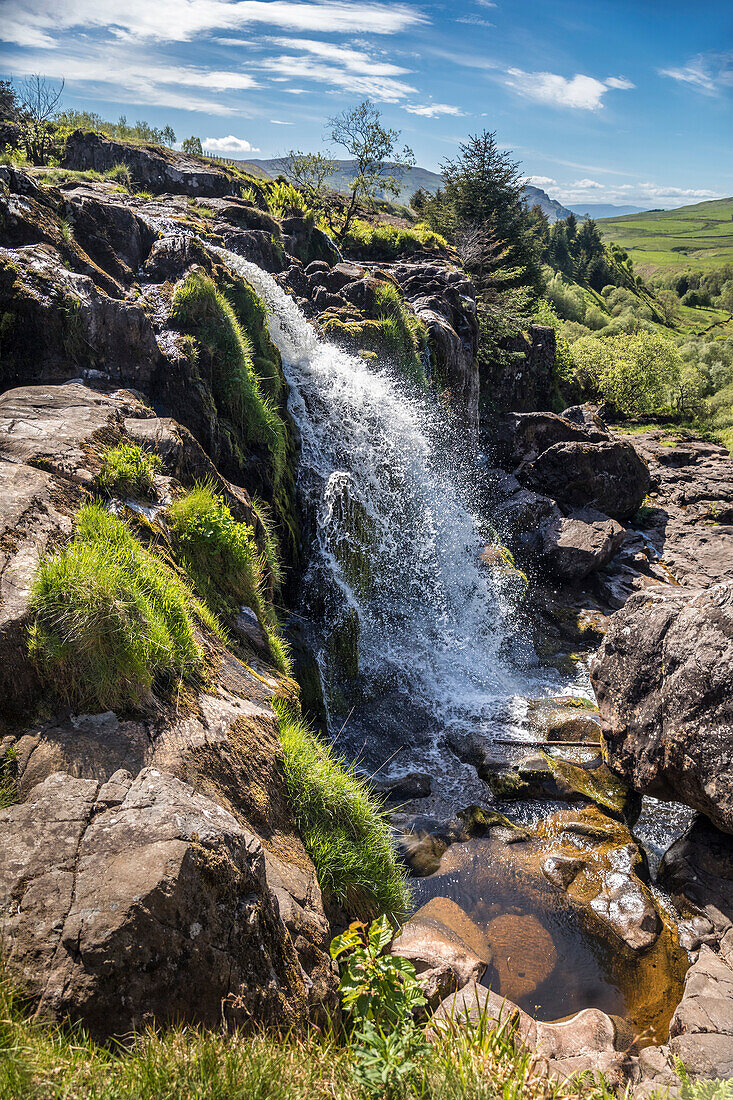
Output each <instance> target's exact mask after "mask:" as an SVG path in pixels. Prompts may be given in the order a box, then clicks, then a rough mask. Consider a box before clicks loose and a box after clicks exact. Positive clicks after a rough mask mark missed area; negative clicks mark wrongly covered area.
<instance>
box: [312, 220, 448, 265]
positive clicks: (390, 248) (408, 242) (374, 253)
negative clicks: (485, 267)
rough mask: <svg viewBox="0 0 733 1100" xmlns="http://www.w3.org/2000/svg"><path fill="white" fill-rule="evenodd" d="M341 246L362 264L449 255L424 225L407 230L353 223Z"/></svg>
mask: <svg viewBox="0 0 733 1100" xmlns="http://www.w3.org/2000/svg"><path fill="white" fill-rule="evenodd" d="M327 231H328V230H327ZM341 246H342V248H343V249H344V251H345V252H352V253H354V255H355V256H357V257H358V258H359V259H362V260H393V259H396V258H397V257H401V256H412V255H414V253H416V252H425V251H430V252H440V253H442V254H445V253H447V252H448V243H447V241H446V239H445V237H441V236H440V234H439V233H434V232H433V230H432V229H430V227H429V226H427V225H425V224H424V223H418V224H417V225H415V226H412V227H410V228H409V229H404V228H402V227H401V226H397V225H389V224H387V223H385V222H380V223H379V224H378V225H372V224H370V223H369V222H365V221H361V220H360V219H359V218H356V219H355V220H354V221H353V222H352V223H351V226H350V228H349V231H348V233H347V234H346V236H345V237H344V238H343V240H342V241H341Z"/></svg>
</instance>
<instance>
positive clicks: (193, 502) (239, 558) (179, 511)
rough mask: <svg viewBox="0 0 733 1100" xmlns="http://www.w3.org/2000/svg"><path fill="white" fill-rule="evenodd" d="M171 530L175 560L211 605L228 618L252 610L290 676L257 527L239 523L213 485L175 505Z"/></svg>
mask: <svg viewBox="0 0 733 1100" xmlns="http://www.w3.org/2000/svg"><path fill="white" fill-rule="evenodd" d="M168 526H169V529H170V534H171V541H172V545H173V549H174V553H175V555H176V558H177V560H178V561H179V563H180V565H181V566H182V568H183V569H184V570H185V571H186V573H187V574H188V575H189V576H190V578H191V580H192V581H193V584H194V587H195V588H196V591H197V592H198V593H199V594H200V595H201V596H202V598H203V599H204V600H205V601H206V603H207V605H208V606H209V607H212V608H213V609H214V610H215V611H216V612H217V613H219V614H221V615H222V616H225V617H236V615H237V613H238V611H239V608H240V607H241V606H243V605H246V606H247V607H251V608H252V610H253V611H254V613H255V614H256V616H257V618H258V620H259V622H260V625H261V626H262V629H263V630H264V632H265V634H266V635H267V640H268V644H269V648H270V654H271V657H272V659H273V661H274V663H275V665H276V667H277V668H279V669H280V670H281V671H282V672H289V671H290V667H291V665H290V658H289V655H288V651H287V646H286V643H285V641H284V639H283V638H282V636H281V635H280V632H279V627H278V622H277V618H276V616H275V612H274V610H273V607H272V604H271V603H270V601H269V600H268V598H267V595H266V591H265V583H264V568H265V565H266V555H265V554H261V553H260V551H259V550H258V548H257V544H256V542H255V535H254V531H253V530H252V528H251V527H249V526H248V525H247V524H246V523H238V522H237V521H236V520H235V519H234V517H233V516H232V513H231V511H230V509H229V507H228V505H227V504H225V502H224V500H223V499H222V497H221V496H220V495H219V494H218V493H217V492H216V491H215V489H214V487H213V486H212V485H210V484H208V483H204V484H199V485H196V486H195V487H194V488H193V489H189V490H188V491H187V492H185V493H183V494H182V496H180V497H178V499H177V500H175V501H174V502H173V504H172V505H171V508H170V511H169V513H168ZM271 537H272V536H271ZM271 553H274V547H271Z"/></svg>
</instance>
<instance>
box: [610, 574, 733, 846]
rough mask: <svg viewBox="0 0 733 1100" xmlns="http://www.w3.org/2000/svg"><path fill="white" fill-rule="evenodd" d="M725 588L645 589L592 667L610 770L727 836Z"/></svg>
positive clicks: (730, 604)
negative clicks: (699, 815) (698, 816)
mask: <svg viewBox="0 0 733 1100" xmlns="http://www.w3.org/2000/svg"><path fill="white" fill-rule="evenodd" d="M731 669H733V585H732V584H730V583H724V584H719V585H715V586H713V587H712V588H708V589H702V590H694V589H693V590H691V589H689V588H682V587H676V586H671V585H667V586H658V587H654V588H649V589H647V590H646V591H645V592H641V593H638V594H636V595H634V596H632V597H631V599H629V601H628V602H627V604H626V606H625V607H624V608H623V609H622V610H621V611H619V612H618V613H617V614H616V615H615V616H614V617H613V619H612V620H611V624H610V627H609V630H608V632H607V634H606V637H605V640H604V643H603V645H602V646H601V648H600V649H599V651H598V653H597V655H596V657H595V659H594V660H593V663H592V665H591V680H592V683H593V687H594V689H595V692H596V696H597V698H598V704H599V707H600V714H601V725H602V729H603V734H604V737H605V740H606V745H607V755H608V762H609V765H610V766H611V767H612V768H613V769H614V770H615V771H616V772H617V773H619V774H620V775H621V776H623V778H624V779H625V780H626V781H627V782H629V783H630V784H632V785H633V786H634V787H635V788H636V789H637V790H639V791H641V792H643V793H645V794H652V795H655V796H656V797H658V798H663V799H671V800H674V801H677V802H684V803H685V804H687V805H688V806H692V807H693V808H695V809H697V810H700V811H702V812H703V813H704V814H706V815H707V816H708V817H709V818H710V819H711V821H713V822H714V823H715V824H716V825H717V826H718V827H719V828H720V829H723V830H724V831H727V832H733V694H732V693H731Z"/></svg>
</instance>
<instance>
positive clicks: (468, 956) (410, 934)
mask: <svg viewBox="0 0 733 1100" xmlns="http://www.w3.org/2000/svg"><path fill="white" fill-rule="evenodd" d="M390 950H391V952H392V954H393V955H400V956H401V957H402V958H405V959H409V960H410V961H411V962H412V963H413V964H414V966H415V970H416V973H417V975H418V978H419V980H420V984H421V985H422V987H423V991H424V993H425V996H426V998H427V1000H428V1004H429V1006H430V1007H431V1008H437V1006H438V1004H439V1003H440V1002H441V1001H442V1000H444V999H445V997H447V996H448V995H449V994H450V993H454V992H455V991H456V990H457V989H460V988H462V987H463V986H465V985H467V984H469V983H471V982H478V981H480V980H481V977H482V975H483V973H484V971H485V970H486V967H487V966H488V965H489V963H490V962H491V949H490V947H489V944H488V941H487V939H486V937H485V935H484V934H483V933H482V932H481V930H480V929H479V928H478V926H477V925H476V924H474V922H473V921H472V920H471V919H470V917H468V916H467V914H466V913H464V912H463V910H462V909H461V908H460V907H459V906H458V905H456V904H455V902H452V901H450V900H449V899H448V898H437V897H436V898H432V899H431V900H430V901H429V902H427V903H426V904H425V905H423V906H421V908H420V909H418V910H417V912H416V913H413V915H412V916H411V917H410V919H409V920H408V921H407V923H406V924H405V925H404V926H403V928H402V930H401V931H400V934H399V936H397V938H396V939H395V940H394V942H393V943H392V947H391V948H390Z"/></svg>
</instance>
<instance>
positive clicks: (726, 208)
mask: <svg viewBox="0 0 733 1100" xmlns="http://www.w3.org/2000/svg"><path fill="white" fill-rule="evenodd" d="M598 228H599V229H600V231H601V235H602V237H603V239H604V240H606V241H615V242H616V244H619V245H621V247H622V248H625V249H626V251H627V252H628V253H629V255H630V256H631V258H632V260H633V261H634V267H635V268H638V269H639V270H640V271H641V272H642V273H644V274H646V275H651V274H653V273H654V272H656V271H663V270H665V269H666V270H669V269H670V268H675V267H678V268H695V269H704V268H709V267H720V266H721V265H722V264H724V263H731V262H733V198H729V199H714V200H712V201H711V202H698V203H696V204H695V205H694V206H680V207H678V208H677V209H676V210H649V211H646V212H645V213H643V214H627V215H625V216H623V217H619V218H607V219H604V220H602V221H599V222H598Z"/></svg>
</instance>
